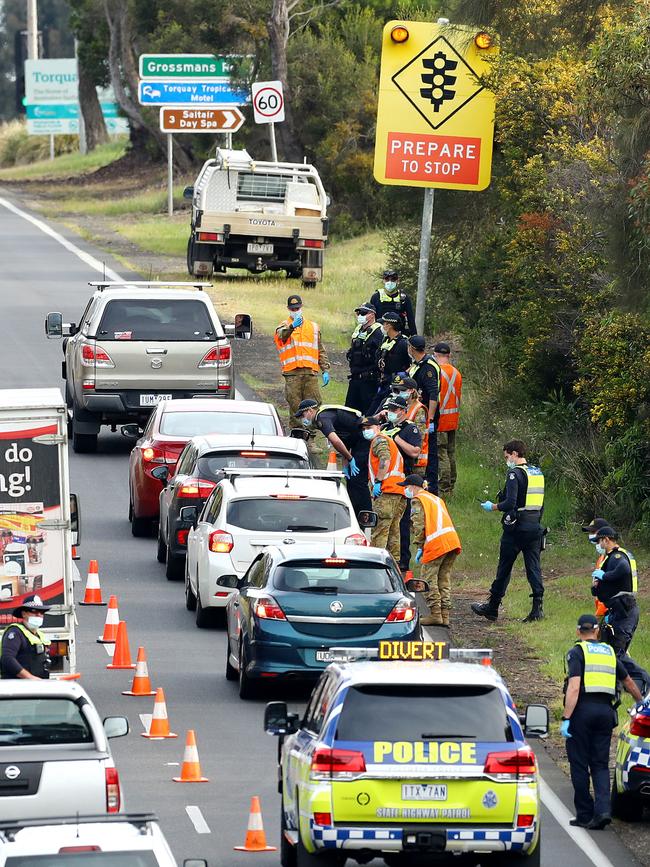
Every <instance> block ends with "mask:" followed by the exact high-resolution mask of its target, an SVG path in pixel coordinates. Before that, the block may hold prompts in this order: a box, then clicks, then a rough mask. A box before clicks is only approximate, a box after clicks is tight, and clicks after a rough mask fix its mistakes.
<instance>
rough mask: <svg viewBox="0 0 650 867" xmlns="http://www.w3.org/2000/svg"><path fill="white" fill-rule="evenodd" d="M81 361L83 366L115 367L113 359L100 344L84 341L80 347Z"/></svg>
mask: <svg viewBox="0 0 650 867" xmlns="http://www.w3.org/2000/svg"><path fill="white" fill-rule="evenodd" d="M81 363H82V365H83V366H84V367H115V364H114V363H113V359H112V358H111V357H110V355H109V354H108V352H106V350H105V349H102V347H101V346H91V344H90V343H84V345H83V346H82V347H81Z"/></svg>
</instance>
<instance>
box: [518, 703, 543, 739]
mask: <svg viewBox="0 0 650 867" xmlns="http://www.w3.org/2000/svg"><path fill="white" fill-rule="evenodd" d="M523 723H524V735H525V737H527V738H546V737H548V730H549V713H548V708H547V707H546V705H545V704H529V705H528V707H527V708H526V712H525V713H524V720H523Z"/></svg>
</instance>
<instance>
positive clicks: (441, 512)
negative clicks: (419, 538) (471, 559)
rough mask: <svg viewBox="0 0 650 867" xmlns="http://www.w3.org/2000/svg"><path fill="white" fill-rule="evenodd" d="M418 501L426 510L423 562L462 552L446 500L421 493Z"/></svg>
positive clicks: (424, 492)
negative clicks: (450, 553) (452, 552)
mask: <svg viewBox="0 0 650 867" xmlns="http://www.w3.org/2000/svg"><path fill="white" fill-rule="evenodd" d="M416 499H418V500H419V501H420V503H421V504H422V508H423V510H424V548H423V549H422V562H423V563H430V562H431V561H432V560H437V559H438V558H439V557H443V556H444V555H445V554H448V553H449V552H450V551H458V552H460V551H461V550H462V549H461V545H460V539H459V538H458V533H457V532H456V528H455V527H454V525H453V523H452V520H451V518H450V517H449V512H448V511H447V506H446V505H445V502H444V500H441V499H440V497H436V495H435V494H430V493H429V492H428V491H420V493H419V494H418V495H417V497H416Z"/></svg>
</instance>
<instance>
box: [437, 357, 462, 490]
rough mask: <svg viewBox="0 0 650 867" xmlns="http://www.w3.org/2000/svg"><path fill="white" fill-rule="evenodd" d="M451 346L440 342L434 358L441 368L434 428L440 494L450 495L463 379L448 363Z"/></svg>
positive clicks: (454, 475)
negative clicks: (436, 442) (438, 404)
mask: <svg viewBox="0 0 650 867" xmlns="http://www.w3.org/2000/svg"><path fill="white" fill-rule="evenodd" d="M450 356H451V347H450V346H449V344H448V343H445V342H444V341H440V342H439V343H436V345H435V346H434V347H433V357H434V359H435V361H436V362H437V364H438V366H439V368H440V407H439V415H440V418H439V420H438V426H437V429H436V430H437V433H436V436H437V439H438V473H439V476H440V478H439V485H440V493H441V494H442V495H443V496H445V494H451V493H452V492H453V490H454V485H455V484H456V431H457V430H458V425H459V422H460V400H461V395H462V390H463V377H462V374H461V372H460V370H458V368H457V367H454V365H453V364H452V363H451V361H450Z"/></svg>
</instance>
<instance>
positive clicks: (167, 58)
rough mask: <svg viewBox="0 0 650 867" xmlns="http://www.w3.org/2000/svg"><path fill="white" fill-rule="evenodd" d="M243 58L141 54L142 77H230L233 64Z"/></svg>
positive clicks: (232, 56) (167, 78)
mask: <svg viewBox="0 0 650 867" xmlns="http://www.w3.org/2000/svg"><path fill="white" fill-rule="evenodd" d="M240 59H241V58H240V57H239V56H236V55H230V56H226V57H217V56H216V55H215V54H141V55H140V78H149V79H157V78H164V79H166V80H169V79H174V78H178V79H185V78H191V79H193V80H194V81H196V80H197V79H199V80H201V79H215V78H229V77H230V74H231V72H232V69H233V65H234V64H235V63H236V62H237V61H238V60H240Z"/></svg>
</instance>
